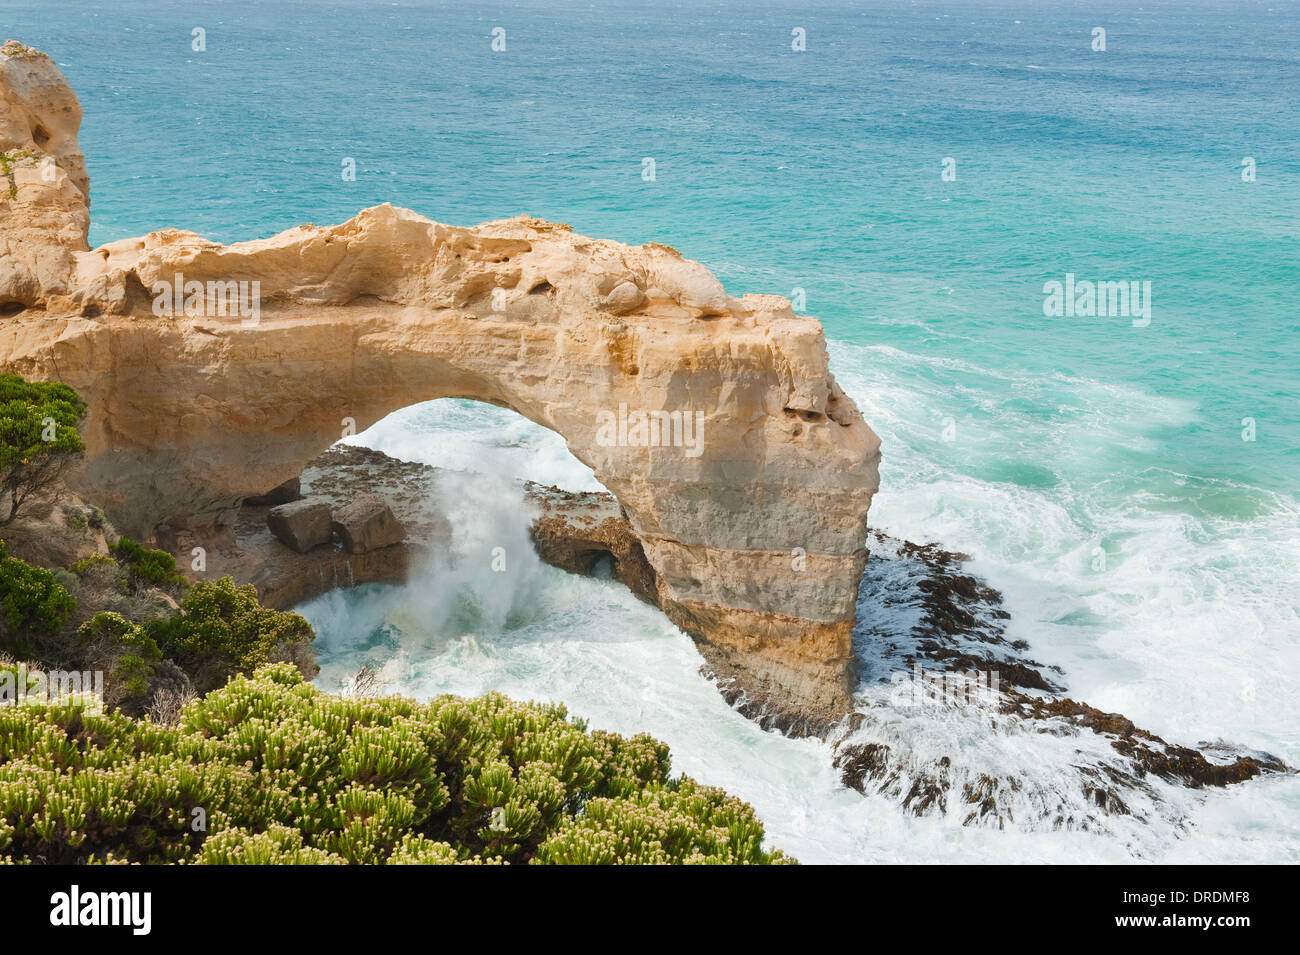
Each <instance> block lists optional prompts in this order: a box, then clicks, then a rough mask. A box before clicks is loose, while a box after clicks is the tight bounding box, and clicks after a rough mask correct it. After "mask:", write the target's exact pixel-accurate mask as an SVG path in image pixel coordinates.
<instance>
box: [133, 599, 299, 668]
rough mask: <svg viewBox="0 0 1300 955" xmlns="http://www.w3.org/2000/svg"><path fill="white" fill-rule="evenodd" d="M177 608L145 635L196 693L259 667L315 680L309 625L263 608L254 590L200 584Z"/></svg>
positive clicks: (287, 615)
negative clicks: (282, 668)
mask: <svg viewBox="0 0 1300 955" xmlns="http://www.w3.org/2000/svg"><path fill="white" fill-rule="evenodd" d="M180 608H181V612H180V613H179V614H176V615H175V616H172V617H169V618H160V619H158V620H154V621H151V622H150V623H149V624H148V625H147V630H148V633H149V636H150V637H152V638H153V640H154V641H155V642H156V643H157V644H158V647H159V648H160V649H161V650H162V652H163V654H164V655H166V656H167V657H168V658H170V659H172V660H175V661H176V662H177V663H178V664H180V665H181V667H183V668H184V669H185V671H186V672H187V673H189V674H190V675H191V677H193V679H194V685H195V688H196V689H197V690H198V691H199V692H200V693H202V692H206V691H207V690H210V689H214V688H216V687H218V686H221V685H223V684H224V683H225V682H226V679H227V677H229V676H230V675H231V674H232V673H236V672H238V673H252V672H253V671H254V670H255V669H256V668H257V667H259V666H261V665H262V664H263V663H277V662H292V663H296V664H299V665H300V668H301V669H303V670H304V672H305V673H306V675H308V676H315V674H316V669H315V664H314V663H312V662H311V649H310V648H311V641H312V640H314V639H316V632H315V631H314V630H312V628H311V624H309V623H308V622H307V621H306V620H304V619H303V618H302V617H300V616H299V615H298V614H296V613H290V612H287V611H283V610H272V609H271V608H269V607H263V606H262V604H261V602H260V601H259V600H258V599H257V588H255V587H254V586H253V585H252V584H245V585H244V586H243V587H237V586H235V581H234V580H233V579H232V578H230V577H222V578H221V579H220V580H217V581H208V580H205V581H200V582H198V583H196V584H195V585H194V586H193V587H192V588H191V589H190V592H189V593H187V594H186V595H185V597H184V598H183V599H182V600H181V604H180Z"/></svg>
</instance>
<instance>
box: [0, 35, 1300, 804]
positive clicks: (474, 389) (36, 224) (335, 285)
mask: <svg viewBox="0 0 1300 955" xmlns="http://www.w3.org/2000/svg"><path fill="white" fill-rule="evenodd" d="M80 118H81V111H80V106H79V105H78V103H77V100H76V97H75V95H74V94H73V93H72V91H71V89H69V87H68V85H67V83H66V81H65V80H64V78H63V77H62V75H61V74H60V73H59V71H58V69H57V68H56V67H55V66H54V64H53V63H52V62H51V61H50V60H49V58H48V57H45V56H44V55H43V54H40V53H37V52H36V51H33V50H30V49H29V48H26V47H23V46H21V44H14V43H12V42H11V43H9V44H6V45H5V47H4V50H3V54H2V55H0V153H3V157H4V168H3V172H4V176H5V178H6V180H7V181H6V182H4V183H0V188H4V189H7V193H6V194H5V196H4V197H3V199H2V200H0V252H2V253H3V256H2V257H0V368H2V369H3V370H5V371H7V372H12V373H15V374H19V375H22V376H24V377H26V378H28V379H31V380H39V381H62V382H66V383H67V384H69V385H71V386H73V387H74V388H75V389H76V390H77V391H78V392H79V393H80V394H81V395H82V396H83V397H84V398H85V400H86V402H87V404H88V406H89V409H90V410H89V416H88V418H87V420H86V422H85V424H84V427H83V429H82V430H83V435H84V441H85V445H86V460H85V466H84V468H83V469H82V470H81V471H80V472H79V473H77V474H75V475H73V476H72V477H71V479H70V481H71V485H72V488H71V492H70V493H71V494H72V495H73V496H72V497H70V498H68V499H67V500H69V501H72V502H73V503H67V501H64V502H63V503H59V504H56V505H52V510H49V512H48V515H47V516H46V517H44V518H42V519H41V520H39V521H26V522H20V523H19V524H18V525H15V526H14V527H13V528H11V529H10V530H9V532H8V534H7V536H8V537H9V539H10V541H11V544H13V546H15V548H16V552H19V551H21V552H22V553H24V554H25V555H27V556H28V558H29V559H32V560H34V561H36V562H40V563H44V564H48V565H52V566H55V565H57V566H62V565H63V564H65V563H67V562H70V561H71V560H75V559H80V558H83V557H84V556H86V554H87V553H103V551H104V550H105V549H106V548H107V546H108V537H111V536H112V534H113V533H115V532H116V531H115V530H112V529H113V528H115V529H116V530H120V531H121V532H122V533H126V534H131V535H133V536H135V537H139V538H140V539H142V540H145V541H148V542H150V543H154V544H156V545H157V546H159V547H161V548H163V549H164V550H166V551H168V552H169V553H171V554H174V555H176V557H177V559H178V561H179V567H180V569H181V570H182V571H183V572H186V573H188V574H190V575H191V576H195V577H202V576H204V575H226V574H229V575H231V576H232V577H234V578H235V580H236V581H237V582H238V583H241V584H243V583H251V584H253V585H255V587H256V588H257V591H258V595H259V597H260V599H261V600H262V601H263V602H264V603H265V604H266V605H267V606H269V607H273V608H289V607H292V606H294V605H295V604H298V603H300V602H302V601H303V600H306V599H308V598H310V597H312V596H315V595H317V594H319V593H322V592H324V591H327V590H329V589H332V588H335V587H340V586H344V587H346V586H353V585H356V584H360V583H375V582H379V583H401V582H403V581H405V580H406V579H407V578H408V575H409V574H410V572H411V569H412V567H413V566H415V564H416V563H417V562H418V561H420V560H421V559H422V558H423V556H424V555H426V554H428V553H429V552H430V551H431V550H436V549H438V548H440V547H444V546H445V545H446V544H447V542H448V540H449V535H450V533H451V531H450V528H449V526H448V523H447V520H446V518H445V515H443V514H441V513H439V511H438V508H437V506H436V501H437V500H438V499H439V497H440V494H439V485H440V482H442V481H443V480H444V475H443V473H442V472H439V470H438V469H435V468H429V467H425V466H423V465H418V464H411V463H408V462H402V461H397V460H395V459H393V458H389V457H387V456H385V455H383V454H380V453H379V452H376V451H370V450H367V449H364V448H360V447H355V446H349V445H336V442H337V441H338V440H339V439H340V438H341V437H345V436H347V435H348V434H352V433H355V432H357V431H360V430H362V429H364V428H366V427H368V426H369V425H370V424H373V423H374V422H376V421H378V420H379V419H381V418H383V417H384V416H385V415H387V414H388V413H390V412H392V411H395V410H397V409H400V408H402V407H404V406H406V405H410V404H413V403H416V402H421V401H427V400H431V399H435V398H442V397H459V398H471V399H476V400H479V401H484V402H489V403H492V404H495V405H499V406H502V407H506V408H510V409H513V410H514V411H516V412H518V413H519V414H521V415H523V416H524V417H526V418H528V419H530V420H531V421H534V422H536V423H537V424H540V425H542V426H544V427H546V428H549V429H551V430H553V431H555V432H557V433H558V434H560V435H561V436H562V437H563V438H564V439H565V441H566V443H567V445H568V447H569V449H570V451H572V453H573V454H574V456H575V457H577V458H578V459H579V460H580V461H582V462H584V463H585V464H587V465H588V466H589V467H591V468H592V470H593V471H594V472H595V475H596V477H597V478H598V479H599V480H600V482H601V483H602V484H603V485H604V486H605V487H606V488H608V492H607V493H597V494H592V493H572V492H567V491H563V490H560V489H558V488H548V487H542V486H540V485H535V484H530V485H526V486H524V487H521V488H520V489H519V490H520V495H521V497H522V499H523V500H524V501H525V503H526V505H527V507H528V508H529V509H530V512H531V517H530V521H531V525H530V531H531V537H532V541H533V544H534V546H535V548H536V551H537V553H538V554H539V555H540V556H541V558H542V559H543V560H545V561H547V562H548V563H551V564H554V565H556V566H558V567H560V568H562V569H564V570H566V571H570V572H573V573H579V574H589V573H591V572H592V571H593V569H594V568H595V567H596V566H598V565H602V566H605V565H607V566H609V568H610V572H611V574H612V575H613V577H614V578H615V579H617V580H619V581H621V582H623V583H624V584H626V585H627V586H628V587H629V588H630V589H631V590H632V592H633V593H635V594H636V595H637V596H638V597H639V598H641V599H642V600H644V601H646V602H647V603H649V604H652V605H653V606H655V607H657V608H659V609H660V610H662V611H663V613H664V614H666V615H667V617H668V618H669V619H671V620H672V621H673V622H674V623H675V624H677V625H678V626H679V627H680V628H681V629H682V630H684V631H685V632H686V633H688V634H690V635H691V636H692V637H693V638H694V639H695V641H696V644H697V646H698V647H699V650H700V653H701V656H702V658H703V662H704V668H705V671H706V672H707V673H708V674H709V675H710V676H711V677H712V678H713V679H714V680H715V681H716V683H717V685H718V688H719V690H720V691H721V692H722V693H723V694H724V695H725V696H726V698H727V700H728V701H729V702H730V703H732V705H734V706H735V707H736V708H737V709H739V710H740V711H741V712H743V713H745V714H746V715H747V716H750V717H751V718H753V719H755V720H757V721H759V722H760V723H761V724H763V725H764V726H767V727H771V728H774V729H779V730H782V731H784V732H788V733H793V734H802V735H808V734H811V735H817V736H822V737H825V738H826V739H828V740H829V742H830V744H831V746H832V747H833V749H834V753H835V756H834V758H835V760H836V766H837V768H838V769H839V770H840V772H841V774H842V779H843V781H844V782H845V784H846V785H848V786H851V787H853V788H855V789H858V790H859V791H861V792H863V793H873V794H883V795H887V796H889V797H891V798H894V799H897V800H898V801H900V802H901V803H902V804H903V805H904V806H905V807H906V808H907V809H908V810H909V811H911V812H915V813H918V814H923V813H928V812H946V813H954V814H958V815H960V817H961V819H962V821H963V822H965V823H966V824H972V825H997V826H1001V825H1007V824H1014V823H1022V822H1023V821H1024V819H1025V817H1026V815H1031V816H1032V817H1033V818H1035V819H1038V820H1045V821H1046V824H1047V825H1055V826H1061V827H1083V828H1087V827H1090V826H1096V825H1099V824H1100V823H1099V820H1100V819H1103V818H1104V817H1106V816H1121V815H1143V814H1151V813H1159V812H1161V811H1162V810H1161V809H1160V808H1159V806H1160V805H1162V804H1164V803H1166V802H1167V800H1166V799H1165V798H1164V797H1163V796H1162V795H1161V792H1162V790H1161V789H1160V788H1159V787H1160V786H1161V785H1165V786H1175V787H1180V788H1192V789H1196V788H1201V787H1206V786H1222V785H1226V784H1228V783H1233V782H1238V781H1241V780H1244V779H1248V778H1251V777H1253V776H1256V775H1259V774H1261V773H1267V772H1275V771H1284V770H1285V769H1286V767H1283V766H1282V765H1281V764H1280V763H1278V762H1277V761H1276V760H1274V759H1272V758H1271V757H1269V756H1267V755H1266V754H1259V753H1249V752H1243V751H1239V750H1237V749H1235V748H1233V747H1230V746H1226V745H1223V744H1220V743H1206V744H1203V745H1199V746H1197V747H1196V748H1191V747H1187V746H1182V745H1176V744H1170V743H1167V742H1165V741H1164V740H1162V739H1160V738H1159V737H1157V736H1155V735H1154V734H1151V733H1148V732H1145V731H1143V730H1141V729H1139V728H1138V727H1136V726H1134V725H1133V724H1132V723H1131V722H1130V721H1128V720H1126V719H1125V718H1124V717H1122V716H1119V715H1118V714H1110V713H1103V712H1101V711H1099V710H1096V709H1093V708H1091V707H1089V706H1087V705H1086V704H1084V703H1080V702H1076V701H1074V700H1072V699H1070V698H1069V697H1068V696H1067V695H1066V693H1067V689H1066V680H1065V675H1064V674H1062V673H1059V672H1057V671H1055V670H1053V669H1052V668H1051V667H1046V666H1043V665H1041V664H1039V663H1037V662H1036V661H1035V660H1034V659H1032V658H1031V657H1030V656H1029V650H1030V648H1029V647H1028V646H1026V645H1024V644H1022V643H1015V642H1010V641H1008V640H1007V639H1006V638H1005V635H1004V631H1005V620H1006V617H1007V614H1006V611H1005V610H1004V609H1003V608H1002V606H1001V597H1000V595H998V594H997V592H996V591H994V590H993V589H991V588H989V587H988V586H987V585H986V584H985V583H984V582H982V581H979V580H977V579H975V578H973V577H971V576H969V575H967V574H966V573H965V572H964V570H963V558H962V557H961V555H956V554H952V553H949V552H946V551H944V550H943V549H942V548H941V547H939V546H938V545H933V544H932V545H926V546H920V545H915V544H911V543H908V542H906V541H898V540H893V539H891V538H888V537H885V536H883V535H880V534H878V533H875V532H873V531H872V530H871V529H870V528H869V527H868V524H867V515H868V510H869V508H870V504H871V500H872V497H873V495H874V493H875V491H876V489H877V485H878V472H877V465H878V461H879V455H880V442H879V440H878V438H877V437H876V435H875V434H874V433H873V432H872V430H871V428H870V427H869V426H868V425H867V424H866V422H865V421H864V420H863V418H862V416H861V415H860V413H859V412H858V409H857V408H856V406H855V405H854V403H853V401H852V400H851V399H850V398H849V397H848V396H847V395H846V394H844V392H843V391H842V390H841V389H840V387H839V386H838V385H837V384H836V382H835V379H834V377H833V376H832V374H831V373H830V370H829V367H828V358H827V353H826V346H825V340H824V337H823V334H822V329H821V326H820V324H819V323H818V322H817V321H816V320H814V319H811V318H807V317H802V316H798V315H796V314H795V313H794V311H793V309H792V308H791V306H790V303H789V302H788V301H786V300H785V299H783V298H779V297H776V296H768V295H745V296H743V297H741V298H736V297H732V296H729V295H728V294H727V293H726V292H725V291H724V290H723V288H722V286H721V284H720V283H719V282H718V281H717V279H716V278H714V277H713V276H712V275H711V274H710V273H709V272H708V270H707V269H705V268H704V267H703V266H702V265H700V264H699V263H696V262H692V261H690V260H688V259H686V258H684V257H682V256H681V255H680V254H678V253H677V252H676V251H675V250H673V249H671V248H669V247H667V246H663V245H658V244H654V243H651V244H647V245H642V246H635V247H633V246H628V245H624V244H622V243H618V242H612V241H608V240H599V239H590V238H587V237H584V236H580V235H577V234H575V233H574V232H573V231H572V230H571V229H569V228H568V227H567V226H564V225H560V224H556V223H549V222H544V221H541V220H537V219H532V218H528V217H518V218H514V219H507V220H501V221H496V222H490V223H485V224H483V225H480V226H477V227H474V228H461V227H454V226H448V225H443V224H441V223H437V222H433V221H431V220H429V219H426V218H424V217H422V216H420V215H418V214H416V213H413V212H410V211H407V210H403V209H397V208H394V207H392V206H388V205H383V206H378V207H375V208H372V209H367V210H364V211H362V212H360V213H359V214H358V215H357V216H356V217H354V218H353V219H351V220H349V221H348V222H345V223H343V224H341V225H337V226H330V227H318V226H314V225H305V226H301V227H298V228H295V229H291V230H289V231H287V232H284V233H281V234H280V235H277V236H274V237H271V238H269V239H260V240H255V241H249V242H241V243H236V244H233V245H228V246H227V245H221V244H218V243H215V242H210V241H208V240H205V239H203V238H201V237H199V236H197V235H195V234H193V233H190V232H184V231H180V230H177V229H170V228H164V229H161V230H159V231H156V232H151V233H149V234H148V235H146V236H142V237H139V238H132V239H123V240H119V241H116V242H112V243H109V244H107V245H105V246H102V247H100V248H97V249H91V248H90V247H89V245H88V241H87V234H88V229H89V202H90V192H89V181H88V178H87V175H86V171H85V163H84V159H83V157H82V155H81V153H80V151H79V148H78V146H77V139H76V136H77V131H78V127H79V124H80ZM78 494H79V495H80V498H78V497H76V495H78ZM101 507H102V509H103V513H102V517H100V516H96V517H94V519H93V520H91V521H89V523H88V522H87V519H86V516H85V515H99V514H100V512H99V511H98V510H97V509H98V508H101ZM74 518H75V519H74ZM78 522H80V523H78ZM74 525H76V526H77V527H78V528H79V529H78V531H77V533H76V534H73V535H70V536H69V534H68V533H67V532H66V531H65V529H64V528H66V527H72V526H74ZM43 527H45V528H47V529H48V528H54V529H55V531H57V533H56V532H54V531H52V532H51V533H50V534H49V535H47V534H46V533H45V532H44V531H43V530H42V528H43ZM15 541H16V542H17V543H14V542H15ZM868 544H869V545H870V551H871V552H870V559H869V554H868ZM192 556H194V557H195V558H196V559H195V560H191V557H192ZM921 669H924V670H925V671H926V672H928V673H929V674H931V677H930V679H931V681H933V675H934V674H940V675H945V676H954V677H962V678H965V677H966V676H967V675H970V676H973V677H975V678H978V677H979V675H980V674H984V675H988V674H996V675H997V678H998V682H997V684H996V685H993V686H989V685H988V684H987V683H986V684H984V685H983V687H982V689H981V693H982V696H981V697H980V699H979V700H977V701H976V704H977V705H969V704H970V703H971V701H970V700H965V701H961V702H959V703H957V704H954V703H953V701H952V700H950V699H946V698H945V696H944V694H945V693H950V691H951V689H952V687H953V686H954V685H956V684H954V683H951V682H950V683H948V684H946V686H947V689H942V687H943V686H945V684H943V683H942V682H941V683H940V687H941V689H940V690H939V691H938V697H937V700H930V701H929V702H930V703H936V702H937V704H938V705H941V706H946V707H949V708H950V709H951V710H952V712H953V713H954V714H956V715H955V716H954V719H953V721H952V725H953V727H954V728H955V729H954V732H955V733H956V732H958V731H960V733H969V734H977V737H978V741H979V744H978V745H972V746H970V747H968V748H962V747H961V746H960V745H959V744H957V743H954V742H952V741H944V740H938V741H936V740H934V739H933V737H931V738H928V739H926V738H922V735H921V734H924V733H926V732H927V729H925V728H921V729H918V726H919V725H920V724H919V723H918V722H916V721H915V720H911V721H910V722H909V720H910V719H911V716H912V715H914V714H915V712H916V710H915V709H909V707H914V706H915V705H916V701H915V700H913V701H912V703H910V704H904V703H900V701H899V700H898V698H897V694H898V692H899V689H900V687H899V684H898V682H897V675H898V674H900V673H903V674H907V673H916V672H919V671H920V670H921ZM918 682H922V683H924V681H923V680H922V681H918ZM930 685H933V682H931V684H930ZM909 692H915V686H911V687H910V688H909ZM927 692H928V691H927ZM929 725H930V726H932V725H933V724H929ZM960 733H958V735H956V736H954V737H953V739H954V740H959V739H961V738H962V737H961V736H960ZM968 738H976V737H968ZM1035 738H1037V739H1040V740H1041V739H1050V740H1056V741H1058V743H1059V745H1057V744H1053V745H1054V746H1055V749H1053V750H1051V751H1052V752H1053V753H1054V754H1055V755H1054V756H1053V757H1052V758H1059V759H1060V760H1061V761H1062V765H1069V766H1071V767H1075V768H1076V769H1078V773H1077V774H1076V775H1075V776H1074V777H1073V778H1074V779H1075V783H1074V784H1071V786H1069V787H1067V788H1066V789H1062V788H1060V786H1059V775H1058V777H1056V780H1057V781H1055V782H1052V783H1051V784H1048V783H1043V782H1041V781H1040V780H1038V779H1037V778H1036V777H1035V774H1034V768H1035V767H1034V761H1035V760H1040V759H1041V752H1043V751H1045V750H1043V749H1042V747H1039V746H1037V744H1033V743H1032V742H1027V741H1032V740H1033V739H1035ZM990 740H993V741H995V742H994V744H993V745H996V746H1002V747H1005V748H1010V749H1014V748H1016V747H1021V748H1022V750H1023V752H1024V753H1025V754H1026V755H1025V756H1024V757H1023V762H1024V765H1025V771H1024V773H1022V774H1015V773H1009V772H1006V771H1002V772H998V771H994V770H992V769H985V768H984V767H982V766H981V765H980V762H979V759H980V752H981V750H982V749H983V748H987V747H986V744H988V743H989V741H990ZM1022 744H1026V745H1023V746H1022ZM1014 763H1015V760H1014V759H1004V760H1003V761H1002V763H1001V765H1003V766H1004V767H1005V766H1006V765H1014Z"/></svg>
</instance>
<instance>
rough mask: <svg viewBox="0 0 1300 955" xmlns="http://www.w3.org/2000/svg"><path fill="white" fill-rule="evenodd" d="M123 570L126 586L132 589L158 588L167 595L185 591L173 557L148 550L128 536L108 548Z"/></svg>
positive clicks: (159, 551)
mask: <svg viewBox="0 0 1300 955" xmlns="http://www.w3.org/2000/svg"><path fill="white" fill-rule="evenodd" d="M109 550H110V551H111V552H112V554H113V557H114V558H116V559H117V562H118V563H119V564H121V565H122V567H123V568H124V569H125V570H126V581H125V582H126V585H127V586H129V587H130V588H132V589H133V590H140V589H141V588H143V587H157V588H158V589H160V590H165V591H168V592H170V593H175V592H178V591H179V590H181V589H182V588H184V586H185V584H186V580H185V575H184V574H181V573H180V572H178V571H177V570H176V558H175V557H173V556H172V555H171V554H169V553H167V552H166V551H165V550H151V549H149V548H148V547H145V546H144V545H143V544H141V543H139V542H138V541H134V540H132V539H131V538H129V537H120V538H118V541H117V543H116V544H114V545H113V546H112V547H110V548H109Z"/></svg>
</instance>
